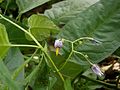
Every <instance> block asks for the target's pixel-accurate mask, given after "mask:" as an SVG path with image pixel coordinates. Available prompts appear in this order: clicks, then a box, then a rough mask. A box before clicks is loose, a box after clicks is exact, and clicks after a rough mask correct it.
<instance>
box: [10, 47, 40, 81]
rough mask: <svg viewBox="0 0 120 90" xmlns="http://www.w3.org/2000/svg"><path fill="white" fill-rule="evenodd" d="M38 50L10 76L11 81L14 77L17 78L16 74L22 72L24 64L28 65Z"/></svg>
mask: <svg viewBox="0 0 120 90" xmlns="http://www.w3.org/2000/svg"><path fill="white" fill-rule="evenodd" d="M37 51H38V49H36V50H35V52H34V53H33V54H32V56H31V57H30V58H28V59H27V60H26V61H25V62H24V63H23V64H22V65H21V66H20V67H19V68H18V69H17V70H16V71H15V72H14V73H13V75H12V78H13V80H15V79H16V77H17V76H18V74H19V73H20V72H21V70H23V68H24V67H25V65H26V64H28V63H29V62H30V60H31V59H32V58H33V56H34V55H35V54H36V53H37Z"/></svg>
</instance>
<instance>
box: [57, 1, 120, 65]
mask: <svg viewBox="0 0 120 90" xmlns="http://www.w3.org/2000/svg"><path fill="white" fill-rule="evenodd" d="M111 6H112V7H111ZM119 18H120V0H109V2H108V1H107V0H101V1H100V2H98V3H96V4H94V5H93V6H91V7H90V8H88V9H87V10H85V11H84V12H81V13H80V14H79V16H78V17H77V18H76V19H74V20H72V21H70V22H69V23H68V24H66V25H65V26H64V28H63V29H64V30H62V31H61V33H60V35H59V38H61V37H62V38H65V39H68V40H71V41H74V40H76V39H78V38H81V37H92V38H94V39H96V40H98V41H100V42H101V44H98V45H96V43H95V42H88V41H85V42H84V43H82V44H81V45H77V46H75V47H74V49H75V50H77V51H79V52H82V53H84V54H87V55H88V57H89V58H90V60H91V61H93V62H94V63H98V62H100V61H101V60H103V59H104V58H106V57H108V56H109V55H110V54H112V53H113V52H114V51H115V50H116V49H117V48H118V47H119V46H120V37H119V35H120V29H119V28H120V19H119ZM65 47H69V45H68V46H65ZM66 50H67V49H66ZM67 51H68V52H69V51H70V49H68V50H67ZM64 54H65V53H64ZM74 58H75V57H74ZM76 59H77V60H78V61H80V60H79V58H77V57H76ZM83 60H84V59H83Z"/></svg>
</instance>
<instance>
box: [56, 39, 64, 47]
mask: <svg viewBox="0 0 120 90" xmlns="http://www.w3.org/2000/svg"><path fill="white" fill-rule="evenodd" d="M62 46H63V42H62V40H60V39H59V40H55V43H54V47H55V48H61V47H62Z"/></svg>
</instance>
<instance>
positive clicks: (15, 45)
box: [10, 44, 38, 48]
mask: <svg viewBox="0 0 120 90" xmlns="http://www.w3.org/2000/svg"><path fill="white" fill-rule="evenodd" d="M10 46H11V47H33V48H38V46H36V45H20V44H11V45H10Z"/></svg>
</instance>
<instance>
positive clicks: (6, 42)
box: [0, 23, 10, 58]
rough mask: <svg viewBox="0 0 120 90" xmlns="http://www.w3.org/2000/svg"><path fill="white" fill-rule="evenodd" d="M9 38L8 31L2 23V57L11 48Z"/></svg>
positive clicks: (0, 41) (0, 54)
mask: <svg viewBox="0 0 120 90" xmlns="http://www.w3.org/2000/svg"><path fill="white" fill-rule="evenodd" d="M9 45H10V43H9V40H8V36H7V32H6V28H5V26H4V25H3V24H1V23H0V58H3V57H4V56H5V54H6V52H7V51H8V49H9Z"/></svg>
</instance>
